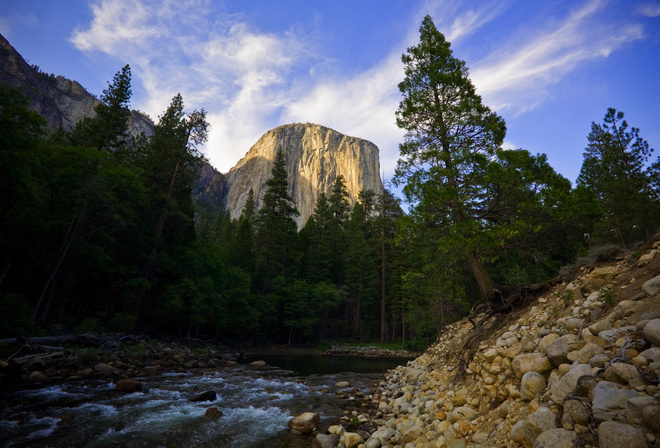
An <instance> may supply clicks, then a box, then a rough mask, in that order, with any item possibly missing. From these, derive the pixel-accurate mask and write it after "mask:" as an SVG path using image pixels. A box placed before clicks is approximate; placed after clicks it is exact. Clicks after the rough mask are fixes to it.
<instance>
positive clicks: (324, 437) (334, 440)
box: [312, 434, 339, 448]
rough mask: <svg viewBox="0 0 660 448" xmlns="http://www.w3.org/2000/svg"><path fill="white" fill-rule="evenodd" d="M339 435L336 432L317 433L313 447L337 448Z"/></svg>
mask: <svg viewBox="0 0 660 448" xmlns="http://www.w3.org/2000/svg"><path fill="white" fill-rule="evenodd" d="M338 443H339V437H337V436H336V435H334V434H317V435H316V437H314V440H312V448H335V447H336V446H337V444H338Z"/></svg>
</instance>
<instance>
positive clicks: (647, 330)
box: [644, 319, 660, 346]
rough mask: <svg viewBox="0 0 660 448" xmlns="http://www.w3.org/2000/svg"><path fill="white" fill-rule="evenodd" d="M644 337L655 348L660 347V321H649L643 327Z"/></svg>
mask: <svg viewBox="0 0 660 448" xmlns="http://www.w3.org/2000/svg"><path fill="white" fill-rule="evenodd" d="M644 336H645V337H646V339H648V341H649V342H650V343H651V344H653V345H656V346H660V319H653V320H650V321H649V322H648V323H647V324H646V325H644Z"/></svg>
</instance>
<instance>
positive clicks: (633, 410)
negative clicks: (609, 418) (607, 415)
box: [626, 395, 653, 419]
mask: <svg viewBox="0 0 660 448" xmlns="http://www.w3.org/2000/svg"><path fill="white" fill-rule="evenodd" d="M652 404H653V397H649V396H648V395H646V396H642V397H632V398H629V399H628V403H627V404H626V416H627V417H628V418H639V419H642V418H644V408H645V407H647V406H651V405H652Z"/></svg>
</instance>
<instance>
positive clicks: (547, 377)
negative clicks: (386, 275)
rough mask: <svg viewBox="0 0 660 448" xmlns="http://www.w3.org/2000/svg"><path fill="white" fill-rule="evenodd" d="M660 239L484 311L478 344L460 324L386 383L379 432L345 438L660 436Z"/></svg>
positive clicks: (487, 440)
mask: <svg viewBox="0 0 660 448" xmlns="http://www.w3.org/2000/svg"><path fill="white" fill-rule="evenodd" d="M659 247H660V243H655V244H654V246H653V248H652V250H648V249H647V250H646V251H645V253H644V254H643V255H642V256H641V257H640V258H639V259H638V260H637V261H636V262H632V261H630V259H624V258H623V257H620V258H619V260H618V261H617V262H616V263H611V264H610V265H608V266H601V267H598V268H595V269H583V270H582V272H581V275H580V276H579V277H578V278H576V279H575V280H574V281H573V282H571V283H569V284H562V285H559V286H558V287H557V288H555V289H554V291H551V292H549V293H547V294H545V295H544V296H542V297H540V298H538V299H536V300H535V301H534V303H531V304H529V306H528V307H527V308H526V309H525V310H523V311H519V312H518V315H515V314H514V315H512V316H510V318H509V320H508V321H505V322H503V321H502V319H501V318H499V320H496V319H491V321H489V322H485V323H484V327H483V329H484V330H485V333H484V335H485V336H484V337H482V339H481V342H480V343H479V342H478V341H477V344H475V345H476V346H475V347H474V348H473V349H470V345H469V344H467V345H466V342H468V340H469V338H470V336H471V335H473V334H474V330H473V326H472V324H471V323H469V322H467V321H462V322H458V323H455V324H453V325H452V326H450V327H449V328H448V329H447V330H446V331H445V332H444V333H443V335H442V336H441V338H440V339H439V341H438V342H437V344H436V345H435V346H433V347H432V348H431V349H429V350H428V351H427V352H426V353H425V354H424V355H422V356H420V357H419V358H417V359H416V360H414V361H411V362H409V363H408V365H407V366H402V367H399V368H397V369H396V370H394V371H391V372H390V373H389V375H388V376H387V378H386V381H382V382H381V383H380V384H379V386H378V389H377V390H376V393H375V394H374V395H373V396H372V397H371V400H372V404H373V407H375V408H376V409H375V410H373V411H372V416H371V424H372V425H373V426H374V429H376V430H375V432H372V433H371V434H366V435H365V437H363V438H364V440H365V441H364V442H359V443H357V444H355V445H353V444H352V442H349V440H348V438H347V437H346V434H343V433H342V434H336V435H340V436H342V439H341V440H340V441H339V443H340V444H339V445H338V446H339V447H342V446H343V447H349V446H356V447H358V448H361V447H366V448H378V447H399V448H445V447H446V448H460V447H466V446H476V447H535V448H544V447H552V448H563V447H566V448H569V447H574V446H583V447H600V448H616V447H626V448H638V447H639V448H646V447H649V446H652V447H658V446H660V441H659V439H658V438H659V437H660V389H659V388H658V380H659V378H660V275H659V274H660V256H657V255H656V253H657V251H656V250H657V249H658V248H659ZM649 249H650V248H649ZM472 340H473V341H474V339H472ZM461 361H463V362H464V364H461ZM330 432H332V431H330ZM337 432H339V433H341V430H339V431H337V430H335V433H337Z"/></svg>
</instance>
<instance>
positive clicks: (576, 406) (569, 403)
mask: <svg viewBox="0 0 660 448" xmlns="http://www.w3.org/2000/svg"><path fill="white" fill-rule="evenodd" d="M564 416H568V418H569V420H570V422H571V423H572V424H573V425H575V424H578V425H582V426H588V424H589V422H590V421H591V411H590V410H589V408H588V407H587V406H586V405H585V404H584V403H583V402H582V401H580V400H566V401H564Z"/></svg>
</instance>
